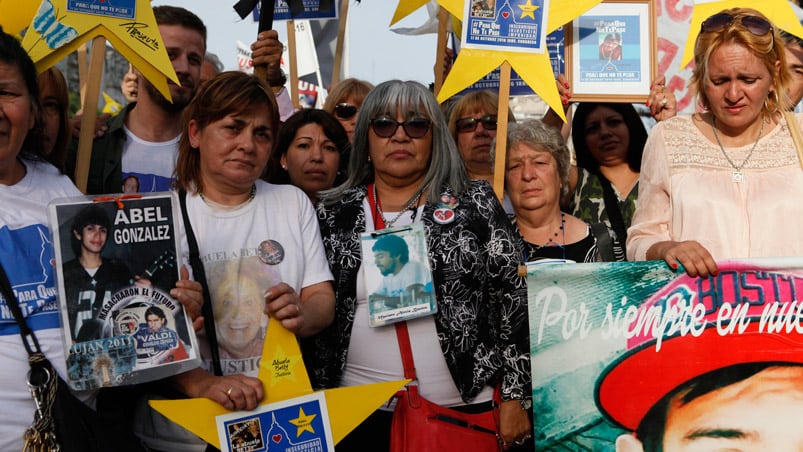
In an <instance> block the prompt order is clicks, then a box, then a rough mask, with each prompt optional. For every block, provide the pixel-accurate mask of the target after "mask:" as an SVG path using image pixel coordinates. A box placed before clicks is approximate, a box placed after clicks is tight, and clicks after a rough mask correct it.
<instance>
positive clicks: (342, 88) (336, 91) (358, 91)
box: [323, 78, 374, 142]
mask: <svg viewBox="0 0 803 452" xmlns="http://www.w3.org/2000/svg"><path fill="white" fill-rule="evenodd" d="M373 88H374V85H372V84H370V83H368V82H366V81H363V80H358V79H356V78H347V79H345V80H341V81H340V82H339V83H338V84H336V85H335V86H334V87H333V88H332V90H331V91H329V95H328V96H327V97H326V102H324V104H323V109H324V110H325V111H327V112H328V113H331V114H332V115H334V116H335V118H337V120H338V121H340V124H341V125H342V126H343V128H344V129H346V133H347V134H348V136H349V142H352V141H353V140H354V126H355V125H356V124H357V113H359V111H360V106H361V105H362V101H363V100H365V96H367V95H368V92H369V91H371V90H372V89H373Z"/></svg>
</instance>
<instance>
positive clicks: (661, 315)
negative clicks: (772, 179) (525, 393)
mask: <svg viewBox="0 0 803 452" xmlns="http://www.w3.org/2000/svg"><path fill="white" fill-rule="evenodd" d="M718 267H719V272H718V273H717V275H716V276H710V277H708V278H691V277H689V276H687V275H686V273H685V272H684V271H683V269H682V268H681V269H679V270H677V271H674V270H672V269H670V268H669V266H667V265H666V263H664V262H663V261H651V262H619V263H604V264H572V265H561V264H557V265H550V266H544V265H541V266H538V265H529V266H528V298H529V315H530V319H529V320H530V346H531V359H532V375H533V411H534V413H536V416H535V417H534V421H533V422H534V426H533V427H534V432H535V433H534V435H533V436H534V438H535V446H536V450H543V451H565V450H572V451H574V450H577V451H580V450H616V449H615V443H616V441H617V439H620V440H626V441H632V440H634V439H635V438H634V436H633V435H632V434H631V433H632V432H635V431H638V432H639V436H650V435H653V434H655V432H658V433H659V434H664V428H665V427H666V423H668V422H669V421H667V419H668V418H670V415H671V414H672V413H670V410H681V409H683V407H684V406H691V403H692V402H690V401H689V400H686V399H683V401H682V402H676V398H677V397H680V395H678V394H681V395H683V396H685V395H686V394H688V393H692V392H693V393H694V394H695V397H700V398H701V399H706V401H707V402H709V403H710V400H713V399H714V398H716V397H718V396H719V395H718V393H717V389H716V388H714V389H713V390H712V389H711V388H709V389H708V390H703V389H699V387H698V389H697V390H695V391H691V390H687V389H686V388H688V387H692V386H693V385H694V384H696V383H699V381H700V380H701V379H702V380H708V381H709V382H710V381H714V380H715V379H717V378H725V377H723V376H722V375H724V374H729V375H732V374H738V373H739V372H741V373H742V374H743V375H742V377H740V378H741V380H740V379H738V378H735V377H729V378H730V380H727V379H726V380H723V381H727V383H723V384H722V386H727V385H729V384H742V385H747V384H749V382H750V381H751V378H757V377H755V376H752V377H751V375H761V374H762V372H764V370H762V369H764V368H765V367H767V366H769V365H768V364H766V363H773V364H772V365H773V366H776V367H778V366H780V367H783V366H786V365H788V364H792V365H797V366H798V367H797V368H799V369H803V368H801V367H799V365H800V364H803V304H801V303H799V302H798V301H797V299H798V298H799V296H798V295H797V294H798V293H803V292H802V291H803V259H800V258H783V259H781V258H779V259H750V260H728V261H722V262H719V263H718ZM745 366H748V367H749V366H753V367H750V368H749V369H747V370H745ZM698 377H702V378H701V379H698ZM708 391H710V392H708ZM688 398H690V397H688ZM686 403H688V404H689V405H684V404H686ZM724 403H725V402H723V406H725V405H724ZM734 409H735V408H734ZM676 413H679V411H677V412H676ZM671 419H673V420H675V419H680V415H679V414H678V415H676V416H675V417H672V418H671ZM724 424H725V422H723V425H722V427H723V428H725V427H727V426H726V425H724ZM703 430H704V429H702V428H700V429H699V431H703ZM645 432H652V433H649V434H645ZM667 432H669V430H667ZM666 434H667V435H669V434H670V433H666ZM638 440H640V441H642V442H643V441H645V438H642V437H639V438H638ZM647 440H648V441H649V438H647ZM645 450H646V449H645Z"/></svg>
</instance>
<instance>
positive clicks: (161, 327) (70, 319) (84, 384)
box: [49, 193, 199, 390]
mask: <svg viewBox="0 0 803 452" xmlns="http://www.w3.org/2000/svg"><path fill="white" fill-rule="evenodd" d="M174 205H175V203H174V196H173V195H172V194H170V193H161V194H153V195H143V196H139V195H136V196H123V197H120V198H103V197H101V198H86V197H80V198H69V199H60V200H56V201H54V202H53V203H51V205H50V211H49V214H50V223H51V230H52V231H54V232H53V243H54V249H55V250H56V264H55V265H56V274H57V278H58V292H59V293H58V299H59V306H60V309H61V320H62V325H63V331H64V341H65V351H66V355H67V381H68V382H69V383H70V385H71V386H72V387H73V388H74V389H76V390H84V389H92V388H98V387H105V386H118V385H123V384H133V383H140V382H144V381H149V380H153V379H157V378H163V377H165V376H167V375H171V374H174V373H178V372H181V371H183V370H188V369H191V368H193V367H197V365H198V363H199V357H198V351H197V347H196V344H195V341H196V339H195V333H194V331H193V329H192V322H191V320H190V319H189V317H188V315H187V314H186V312H185V311H184V308H183V307H182V305H181V304H180V303H179V302H178V300H176V299H174V298H173V297H172V296H171V295H170V290H171V289H172V288H173V287H174V286H175V283H176V281H178V279H179V265H180V264H179V260H178V258H179V256H180V253H179V247H178V231H179V229H178V228H177V224H176V219H177V218H178V219H180V216H177V215H176V212H175V211H174Z"/></svg>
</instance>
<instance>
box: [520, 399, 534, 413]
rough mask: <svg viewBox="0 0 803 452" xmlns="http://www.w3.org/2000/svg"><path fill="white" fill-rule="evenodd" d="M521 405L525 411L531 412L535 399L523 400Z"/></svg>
mask: <svg viewBox="0 0 803 452" xmlns="http://www.w3.org/2000/svg"><path fill="white" fill-rule="evenodd" d="M519 403H520V404H521V409H522V410H524V411H530V410H531V409H532V408H533V399H521V400H519Z"/></svg>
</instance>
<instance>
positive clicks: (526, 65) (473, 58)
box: [438, 0, 602, 120]
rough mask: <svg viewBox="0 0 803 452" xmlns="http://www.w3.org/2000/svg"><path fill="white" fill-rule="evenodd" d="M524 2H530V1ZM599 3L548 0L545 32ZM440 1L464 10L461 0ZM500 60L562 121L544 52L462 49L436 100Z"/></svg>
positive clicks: (468, 82) (455, 92)
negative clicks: (505, 62) (508, 65)
mask: <svg viewBox="0 0 803 452" xmlns="http://www.w3.org/2000/svg"><path fill="white" fill-rule="evenodd" d="M527 2H528V3H531V2H530V0H527ZM601 2H602V0H550V2H549V7H548V8H549V9H548V15H547V26H546V32H547V33H550V32H552V31H554V30H556V29H557V28H558V27H560V26H562V25H564V24H566V23H568V22H571V21H572V20H574V19H575V18H577V17H579V16H581V15H582V14H583V13H584V12H586V11H588V10H589V9H591V8H592V7H594V6H596V5H597V4H599V3H601ZM440 3H441V4H442V5H444V7H445V6H446V5H447V4H448V5H449V11H452V10H453V9H455V8H456V7H457V5H459V11H461V14H463V12H464V11H465V9H464V8H465V3H464V0H441V1H440ZM461 17H462V16H461ZM504 61H507V62H508V63H510V66H511V67H512V69H513V70H515V71H516V73H517V74H519V76H520V77H521V78H522V79H523V80H524V82H525V83H527V85H529V86H530V87H531V88H532V89H533V91H534V92H535V93H536V94H538V95H539V96H540V97H541V99H543V100H544V102H546V103H547V105H549V106H550V107H551V108H552V109H553V110H554V111H555V112H557V113H558V114H559V115H560V116H561V117H562V118H563V119H564V120H565V119H566V118H565V116H564V115H563V104H562V103H561V100H560V94H559V93H558V87H557V85H556V84H555V75H554V73H553V72H552V64H551V63H550V62H549V53H548V52H544V53H525V52H508V51H498V50H484V49H469V48H464V49H463V50H461V51H460V53H459V54H458V56H457V60H456V61H455V63H454V66H453V67H452V70H451V71H450V72H449V76H448V77H447V78H446V80H445V81H444V83H443V87H442V88H441V90H440V92H439V93H438V101H439V102H444V101H445V100H446V99H448V98H450V97H451V96H453V95H455V94H457V93H459V92H460V91H462V90H463V89H465V88H466V87H468V86H470V85H471V84H472V83H474V82H476V81H477V80H479V79H480V78H482V77H483V76H485V74H488V73H489V72H491V71H493V70H494V69H496V68H497V67H499V65H501V64H502V63H503V62H504Z"/></svg>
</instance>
